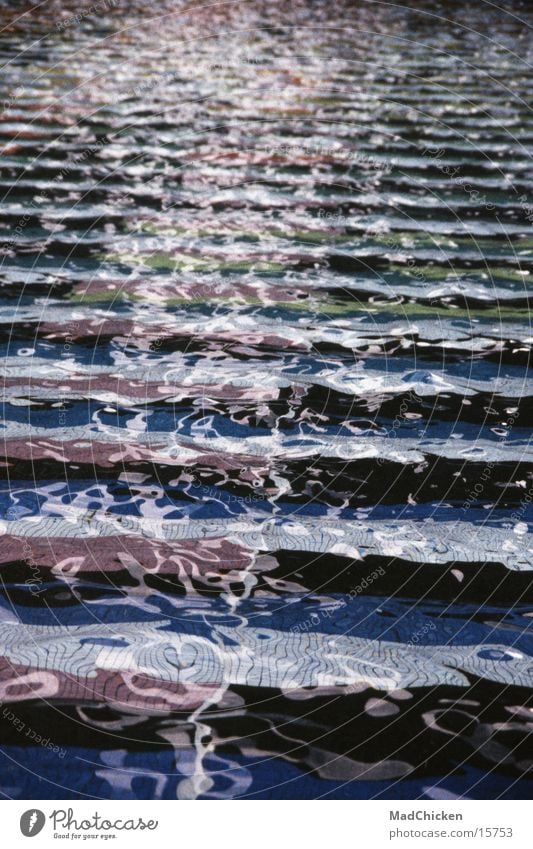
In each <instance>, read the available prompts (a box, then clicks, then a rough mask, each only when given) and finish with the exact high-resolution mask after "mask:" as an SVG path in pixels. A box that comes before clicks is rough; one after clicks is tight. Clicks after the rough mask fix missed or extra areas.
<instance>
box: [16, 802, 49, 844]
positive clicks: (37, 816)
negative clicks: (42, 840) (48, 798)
mask: <svg viewBox="0 0 533 849" xmlns="http://www.w3.org/2000/svg"><path fill="white" fill-rule="evenodd" d="M45 822H46V817H45V815H44V814H43V812H42V811H40V810H39V809H38V808H32V809H31V810H29V811H25V812H24V813H23V814H22V816H21V818H20V830H21V832H22V834H23V835H24V837H35V836H36V835H37V834H39V832H40V831H42V829H43V826H44V824H45Z"/></svg>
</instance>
